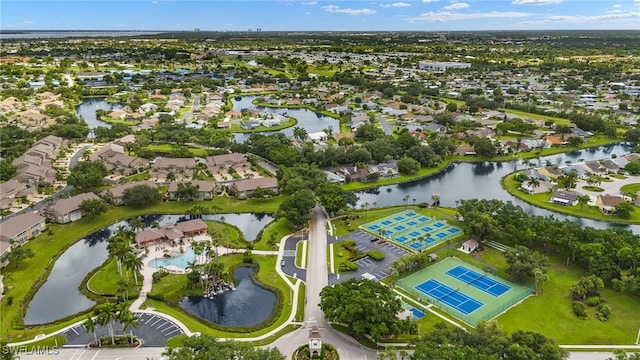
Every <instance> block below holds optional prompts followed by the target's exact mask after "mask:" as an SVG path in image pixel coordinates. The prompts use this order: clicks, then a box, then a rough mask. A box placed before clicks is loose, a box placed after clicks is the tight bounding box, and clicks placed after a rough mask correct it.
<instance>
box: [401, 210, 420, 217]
mask: <svg viewBox="0 0 640 360" xmlns="http://www.w3.org/2000/svg"><path fill="white" fill-rule="evenodd" d="M404 214H405V215H407V216H408V217H414V216H416V215H418V214H416V213H414V212H413V211H409V212H406V213H404Z"/></svg>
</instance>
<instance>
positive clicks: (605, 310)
mask: <svg viewBox="0 0 640 360" xmlns="http://www.w3.org/2000/svg"><path fill="white" fill-rule="evenodd" d="M610 314H611V308H610V307H609V305H607V304H602V305H600V307H599V308H598V311H597V312H596V316H597V317H598V320H600V321H608V320H609V315H610Z"/></svg>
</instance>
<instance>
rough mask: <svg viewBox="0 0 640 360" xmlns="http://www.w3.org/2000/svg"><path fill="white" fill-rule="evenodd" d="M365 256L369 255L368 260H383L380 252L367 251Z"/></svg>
mask: <svg viewBox="0 0 640 360" xmlns="http://www.w3.org/2000/svg"><path fill="white" fill-rule="evenodd" d="M367 255H369V257H370V258H372V259H373V260H376V261H381V260H382V259H384V253H383V252H382V251H380V250H369V251H367Z"/></svg>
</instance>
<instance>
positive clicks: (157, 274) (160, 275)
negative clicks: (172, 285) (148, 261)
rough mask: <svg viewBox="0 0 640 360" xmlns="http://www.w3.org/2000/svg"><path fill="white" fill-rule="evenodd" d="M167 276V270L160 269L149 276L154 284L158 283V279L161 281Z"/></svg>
mask: <svg viewBox="0 0 640 360" xmlns="http://www.w3.org/2000/svg"><path fill="white" fill-rule="evenodd" d="M167 275H169V272H168V271H167V270H164V269H161V270H158V271H156V272H154V273H153V274H152V275H151V280H152V281H153V282H154V283H157V282H159V281H160V279H162V278H163V277H165V276H167Z"/></svg>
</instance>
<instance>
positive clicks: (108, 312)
mask: <svg viewBox="0 0 640 360" xmlns="http://www.w3.org/2000/svg"><path fill="white" fill-rule="evenodd" d="M95 311H96V314H97V315H98V316H97V318H96V321H97V323H98V324H100V325H102V326H105V325H106V326H107V328H108V329H109V336H111V344H112V345H113V344H115V341H116V338H115V335H114V334H113V322H112V320H113V319H115V318H116V317H117V309H116V305H115V304H114V303H111V302H106V303H102V304H100V305H98V306H97V307H96V310H95Z"/></svg>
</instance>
